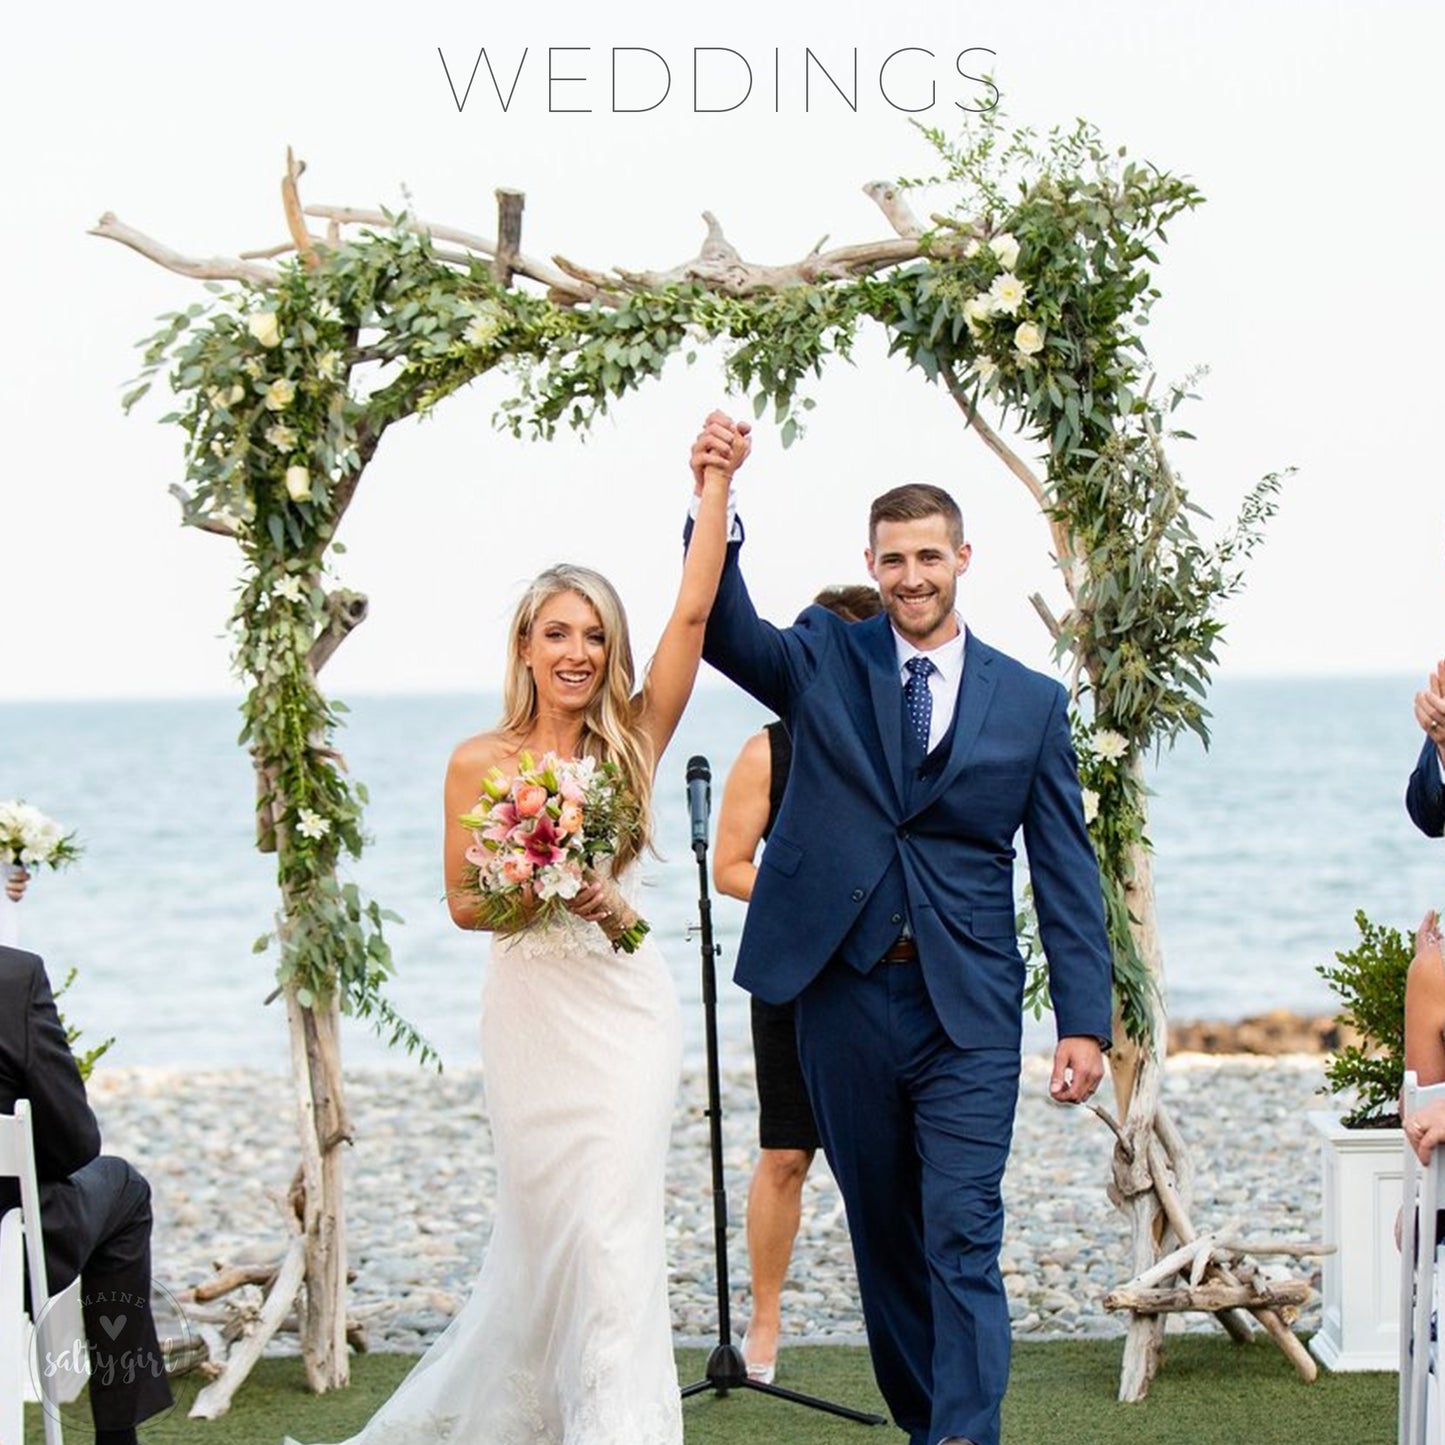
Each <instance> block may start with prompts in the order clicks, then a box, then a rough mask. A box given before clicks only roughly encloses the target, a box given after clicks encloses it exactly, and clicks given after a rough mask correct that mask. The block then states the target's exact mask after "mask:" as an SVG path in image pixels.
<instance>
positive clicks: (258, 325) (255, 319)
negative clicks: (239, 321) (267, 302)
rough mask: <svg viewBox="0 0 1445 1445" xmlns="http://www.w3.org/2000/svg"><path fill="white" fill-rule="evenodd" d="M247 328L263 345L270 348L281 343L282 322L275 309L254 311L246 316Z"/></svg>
mask: <svg viewBox="0 0 1445 1445" xmlns="http://www.w3.org/2000/svg"><path fill="white" fill-rule="evenodd" d="M246 330H247V331H249V332H250V333H251V335H252V336H254V337H255V338H256V340H257V341H259V342H260V343H261V345H262V346H265V347H268V348H269V347H272V346H280V344H281V323H280V322H279V321H278V320H277V319H276V313H275V312H274V311H253V312H252V313H251V315H250V316H248V317H247V318H246Z"/></svg>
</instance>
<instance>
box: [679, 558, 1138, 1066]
mask: <svg viewBox="0 0 1445 1445" xmlns="http://www.w3.org/2000/svg"><path fill="white" fill-rule="evenodd" d="M738 551H739V545H738V544H736V543H734V544H732V545H730V546H729V548H728V557H727V562H726V565H725V567H724V570H723V576H722V581H721V583H720V585H719V589H718V596H717V600H716V602H715V604H714V606H713V610H712V613H711V615H710V617H709V619H708V627H707V637H706V642H705V644H704V648H703V656H704V657H705V658H706V659H707V660H708V661H709V662H710V663H712V665H713V666H714V667H716V668H717V669H718V670H719V671H720V672H722V673H723V674H724V675H726V676H727V677H729V678H731V679H732V680H733V681H734V682H736V683H738V684H739V686H741V687H742V688H744V689H745V690H746V691H747V692H749V693H751V694H752V695H753V696H754V697H755V698H757V699H758V701H759V702H761V703H763V704H764V706H766V707H768V708H770V709H772V710H773V711H774V712H776V713H777V714H778V715H779V716H780V717H781V718H782V719H783V721H784V722H785V723H786V724H787V728H788V732H789V733H790V734H791V736H792V740H793V763H792V770H791V773H790V775H789V779H788V788H787V792H786V794H785V795H784V798H783V803H782V807H781V809H780V810H779V813H778V818H777V822H776V823H775V825H774V827H773V831H772V833H771V835H770V837H769V839H768V843H767V846H766V848H765V849H764V852H763V856H762V860H761V862H760V865H759V868H758V875H757V879H756V881H755V883H754V885H753V894H752V898H751V901H750V902H749V904H748V912H747V921H746V924H745V926H744V929H743V937H742V943H741V946H740V948H739V952H738V966H737V970H736V978H737V981H738V982H739V983H740V984H741V985H742V986H743V987H744V988H746V989H748V990H749V991H750V992H752V993H754V994H756V995H757V996H758V997H759V998H761V999H764V1000H765V1001H767V1002H769V1003H783V1002H786V1001H787V1000H788V999H791V998H795V997H796V996H797V995H798V994H799V993H800V992H801V991H802V990H803V989H804V988H806V987H807V985H808V984H809V983H810V982H811V981H812V980H813V979H814V978H815V977H816V976H817V975H818V974H819V973H820V972H821V971H822V969H823V968H824V966H825V965H826V964H827V963H828V961H829V959H830V958H832V956H833V955H834V954H835V953H836V952H837V950H838V947H839V945H840V944H841V943H842V942H843V940H844V938H845V937H846V936H847V934H848V932H849V930H850V929H851V928H852V926H853V924H854V922H855V920H856V919H857V918H858V917H859V915H860V914H861V912H862V910H863V907H864V906H865V905H866V903H867V900H868V897H869V895H870V893H871V892H872V890H873V889H874V888H875V887H876V886H877V885H878V884H879V882H880V881H881V880H882V878H883V877H884V875H885V873H886V872H887V871H888V869H889V867H890V865H891V864H892V863H893V862H894V860H895V859H897V860H898V861H899V862H900V863H901V865H902V871H903V878H904V886H905V889H906V893H907V905H908V916H909V920H910V923H911V926H912V929H913V932H914V935H915V936H916V937H917V939H918V945H919V955H920V959H921V961H922V968H923V971H924V977H925V979H926V981H927V984H928V989H929V994H930V996H931V997H932V999H933V1003H934V1007H935V1009H936V1010H937V1012H938V1016H939V1019H940V1021H941V1023H942V1024H943V1027H944V1029H945V1030H946V1031H947V1033H948V1035H949V1037H950V1038H951V1039H952V1040H953V1042H954V1043H955V1044H957V1045H959V1046H960V1047H962V1048H992V1047H1017V1046H1018V1043H1019V1039H1020V1035H1021V1025H1022V1007H1021V1004H1022V996H1023V985H1024V965H1023V961H1022V959H1021V958H1020V956H1019V951H1018V940H1017V934H1016V930H1015V913H1014V894H1013V861H1014V839H1015V837H1016V835H1017V833H1018V831H1019V829H1020V828H1022V829H1023V834H1024V841H1025V845H1026V847H1027V849H1028V857H1029V867H1030V872H1031V875H1032V879H1033V888H1034V901H1035V905H1036V907H1037V910H1038V917H1039V926H1040V932H1041V934H1042V939H1043V944H1044V950H1045V953H1046V954H1047V956H1048V960H1049V987H1050V992H1051V994H1052V997H1053V1004H1054V1012H1055V1015H1056V1018H1057V1023H1058V1030H1059V1034H1060V1036H1061V1037H1062V1036H1066V1035H1073V1034H1092V1035H1094V1036H1096V1037H1097V1038H1099V1039H1101V1040H1103V1041H1105V1042H1106V1043H1107V1041H1108V1039H1109V1036H1110V1029H1111V1015H1112V960H1111V956H1110V951H1109V943H1108V934H1107V931H1106V928H1105V924H1104V910H1103V899H1102V894H1101V890H1100V885H1099V871H1098V865H1097V863H1096V861H1095V858H1094V853H1093V849H1092V847H1091V845H1090V843H1089V837H1088V832H1087V829H1086V827H1085V824H1084V816H1083V808H1082V801H1081V797H1080V790H1079V782H1078V772H1077V765H1076V763H1075V759H1074V752H1073V747H1072V744H1071V743H1070V740H1069V724H1068V699H1067V694H1066V693H1065V692H1064V689H1063V688H1062V687H1060V686H1059V684H1058V683H1057V682H1055V681H1054V680H1053V679H1051V678H1047V677H1045V676H1043V674H1041V673H1037V672H1032V671H1030V670H1029V669H1028V668H1025V667H1024V666H1022V665H1021V664H1020V663H1018V662H1016V661H1014V660H1013V659H1012V658H1010V657H1007V656H1005V654H1003V653H1001V652H998V651H996V650H995V649H994V648H992V647H989V646H988V645H987V644H986V643H984V642H982V641H980V640H979V639H978V638H977V637H975V636H974V635H973V634H972V633H970V634H969V636H968V639H967V643H966V647H965V659H964V667H963V678H962V682H961V684H960V690H959V696H958V704H957V714H956V719H955V725H954V728H953V740H952V746H951V748H950V750H949V754H948V757H947V758H946V760H944V762H943V765H942V767H941V768H939V769H938V771H937V773H936V774H935V775H934V777H933V778H932V780H931V781H930V782H929V783H928V784H926V785H924V786H922V787H918V788H916V789H915V790H914V792H913V797H912V804H911V806H910V805H909V803H908V802H906V801H905V800H906V799H907V798H908V796H909V789H908V786H907V783H906V780H905V778H904V776H903V767H904V748H903V740H902V707H901V704H900V697H901V684H900V682H899V675H898V660H897V652H896V649H895V646H894V641H893V632H892V628H891V626H890V624H889V621H888V618H887V617H886V616H879V617H875V618H870V619H869V620H868V621H866V622H857V623H846V622H844V621H842V620H841V619H840V618H838V617H835V616H834V615H833V614H832V613H831V612H829V611H827V610H826V609H825V608H822V607H810V608H808V609H807V610H806V611H805V612H804V613H802V615H801V616H800V617H799V618H798V620H797V621H796V622H795V623H794V624H793V626H792V627H789V628H785V629H779V628H777V627H774V626H773V625H772V624H770V623H767V622H764V621H762V620H761V619H760V618H759V617H758V615H757V613H756V611H755V610H754V608H753V605H752V601H751V599H750V598H749V596H748V592H747V587H746V586H745V585H744V583H743V579H742V574H741V572H740V570H739V567H738Z"/></svg>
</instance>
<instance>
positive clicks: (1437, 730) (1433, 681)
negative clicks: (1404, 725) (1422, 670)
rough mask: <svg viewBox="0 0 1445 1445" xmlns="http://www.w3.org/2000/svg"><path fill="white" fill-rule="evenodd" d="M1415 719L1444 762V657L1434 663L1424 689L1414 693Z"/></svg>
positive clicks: (1444, 762)
mask: <svg viewBox="0 0 1445 1445" xmlns="http://www.w3.org/2000/svg"><path fill="white" fill-rule="evenodd" d="M1415 721H1416V722H1418V723H1419V724H1420V727H1421V729H1422V730H1423V731H1424V733H1425V736H1426V737H1427V738H1429V739H1430V741H1431V742H1432V743H1434V744H1435V751H1436V752H1437V753H1438V754H1439V755H1440V761H1441V763H1442V764H1445V659H1442V660H1441V661H1440V662H1437V663H1436V664H1435V667H1434V670H1433V671H1432V672H1431V673H1430V676H1429V677H1428V678H1426V679H1425V687H1424V689H1423V690H1422V691H1420V692H1417V693H1416V694H1415Z"/></svg>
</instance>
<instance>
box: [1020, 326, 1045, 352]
mask: <svg viewBox="0 0 1445 1445" xmlns="http://www.w3.org/2000/svg"><path fill="white" fill-rule="evenodd" d="M1014 345H1015V346H1016V347H1018V349H1019V351H1020V352H1021V353H1022V354H1023V355H1024V356H1037V355H1038V354H1039V352H1041V351H1042V350H1043V349H1044V333H1043V332H1042V331H1040V330H1039V328H1038V327H1037V326H1035V325H1034V323H1033V322H1032V321H1021V322H1019V325H1018V330H1017V331H1015V332H1014Z"/></svg>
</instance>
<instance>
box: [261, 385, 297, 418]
mask: <svg viewBox="0 0 1445 1445" xmlns="http://www.w3.org/2000/svg"><path fill="white" fill-rule="evenodd" d="M295 400H296V383H295V382H294V381H290V380H288V379H287V378H286V377H284V376H278V377H277V378H276V380H275V381H273V382H272V383H271V385H270V386H268V387H267V388H266V396H265V404H266V410H267V411H285V410H286V408H287V407H288V406H290V405H291V403H292V402H293V401H295Z"/></svg>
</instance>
